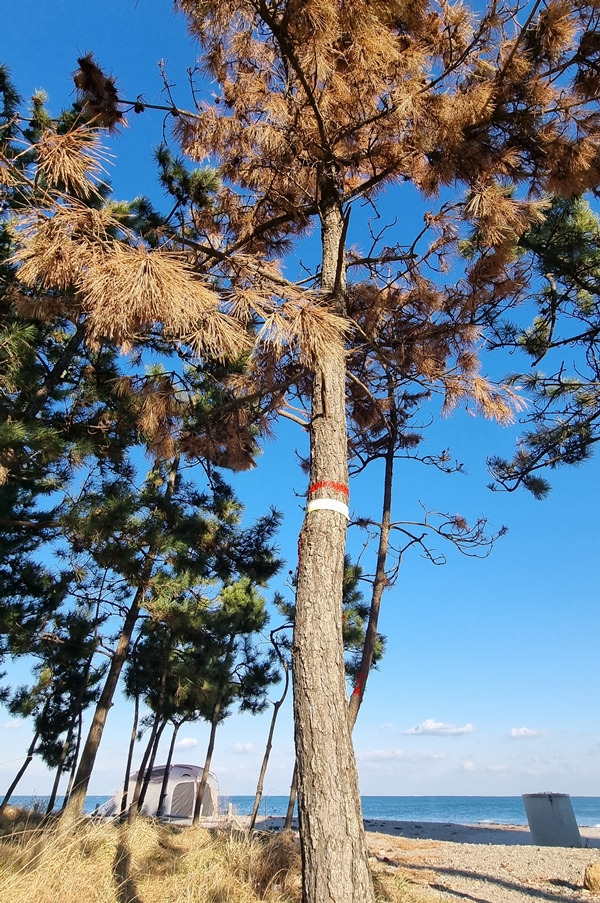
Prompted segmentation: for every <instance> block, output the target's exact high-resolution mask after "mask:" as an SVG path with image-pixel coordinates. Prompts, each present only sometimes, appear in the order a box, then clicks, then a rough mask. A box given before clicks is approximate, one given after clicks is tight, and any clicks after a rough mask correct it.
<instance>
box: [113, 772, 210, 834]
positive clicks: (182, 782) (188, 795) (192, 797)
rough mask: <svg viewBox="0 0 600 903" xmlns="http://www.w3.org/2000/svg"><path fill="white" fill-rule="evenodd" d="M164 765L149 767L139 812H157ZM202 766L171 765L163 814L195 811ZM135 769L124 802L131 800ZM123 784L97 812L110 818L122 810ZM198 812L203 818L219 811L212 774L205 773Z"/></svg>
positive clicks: (179, 817)
mask: <svg viewBox="0 0 600 903" xmlns="http://www.w3.org/2000/svg"><path fill="white" fill-rule="evenodd" d="M165 768H166V766H165V765H159V766H158V767H156V768H153V769H152V774H151V776H150V783H149V784H148V789H147V791H146V796H145V798H144V802H143V804H142V808H141V812H142V815H148V816H151V817H153V816H156V815H157V814H158V807H159V803H160V792H161V788H162V784H163V778H164V774H165ZM203 771H204V769H203V768H201V767H200V766H198V765H171V767H170V769H169V780H168V782H167V793H166V796H165V799H164V802H163V809H162V816H161V817H162V818H164V819H167V820H169V821H187V820H190V819H191V818H192V815H193V814H194V805H195V803H196V799H197V796H198V789H199V787H200V781H201V780H202V774H203ZM137 776H138V773H137V772H136V773H135V774H132V775H131V777H130V779H129V788H128V791H127V806H128V807H129V805H130V804H131V800H132V799H133V794H134V791H135V783H136V781H137ZM122 797H123V786H122V785H121V787H119V789H118V790H117V791H116V792H115V793H114V794H113V796H112V797H111V798H110V800H109V801H108V802H107V803H105V804H104V805H103V806H101V807H100V808H99V809H98V810H97V812H96V815H99V816H101V817H103V818H112V817H114V816H116V815H118V814H119V812H120V811H121V799H122ZM200 815H201V817H203V818H217V816H218V815H219V788H218V785H217V780H216V778H215V777H214V775H212V774H210V773H209V775H208V780H207V782H206V787H205V789H204V796H203V799H202V808H201V810H200Z"/></svg>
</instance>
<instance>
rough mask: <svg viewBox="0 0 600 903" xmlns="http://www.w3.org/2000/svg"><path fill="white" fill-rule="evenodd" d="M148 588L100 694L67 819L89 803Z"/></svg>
mask: <svg viewBox="0 0 600 903" xmlns="http://www.w3.org/2000/svg"><path fill="white" fill-rule="evenodd" d="M144 588H145V585H144V584H140V586H139V587H138V589H137V591H136V594H135V597H134V600H133V602H132V603H131V607H130V608H129V611H128V612H127V615H126V617H125V621H124V623H123V630H122V631H121V636H120V637H119V642H118V644H117V648H116V649H115V651H114V654H113V657H112V659H111V661H110V667H109V669H108V674H107V675H106V680H105V682H104V686H103V688H102V693H101V694H100V699H99V700H98V704H97V705H96V711H95V712H94V717H93V718H92V723H91V726H90V729H89V732H88V735H87V738H86V741H85V744H84V747H83V751H82V753H81V758H80V760H79V765H78V768H77V774H76V775H75V780H74V782H73V790H72V792H71V795H70V797H69V802H68V803H67V805H66V808H65V810H64V812H65V816H67V817H73V818H79V817H80V816H81V814H82V812H83V804H84V803H85V797H86V794H87V789H88V785H89V783H90V778H91V776H92V770H93V768H94V762H95V761H96V755H97V753H98V748H99V746H100V740H101V739H102V733H103V731H104V725H105V724H106V719H107V717H108V713H109V711H110V708H111V706H112V701H113V698H114V695H115V692H116V690H117V684H118V683H119V677H120V676H121V671H122V670H123V665H124V664H125V661H126V658H127V650H128V648H129V643H130V641H131V635H132V633H133V629H134V627H135V624H136V621H137V619H138V615H139V613H140V605H141V601H142V598H143V595H144Z"/></svg>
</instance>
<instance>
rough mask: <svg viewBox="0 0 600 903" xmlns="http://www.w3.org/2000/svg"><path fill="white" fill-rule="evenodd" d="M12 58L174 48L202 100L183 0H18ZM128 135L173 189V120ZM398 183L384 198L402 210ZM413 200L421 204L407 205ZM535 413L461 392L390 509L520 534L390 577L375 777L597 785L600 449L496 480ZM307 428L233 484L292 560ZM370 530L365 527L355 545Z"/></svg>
mask: <svg viewBox="0 0 600 903" xmlns="http://www.w3.org/2000/svg"><path fill="white" fill-rule="evenodd" d="M4 6H5V9H4V15H3V17H2V18H3V22H2V29H1V31H0V62H3V63H6V64H7V65H8V66H9V68H10V70H11V72H12V75H13V79H14V81H15V82H16V85H17V88H18V89H19V91H20V92H21V94H22V95H23V96H24V97H28V96H29V95H30V94H31V93H32V92H33V90H35V89H36V88H45V89H46V91H47V92H48V94H49V95H50V100H49V106H50V108H51V109H52V110H54V111H57V110H58V109H59V108H60V107H62V106H67V105H68V104H69V102H70V99H71V93H72V90H73V85H72V80H71V73H72V72H73V71H74V69H75V68H76V58H77V56H79V55H81V54H82V53H85V52H87V51H90V50H92V51H94V53H95V55H96V57H97V59H98V60H99V62H100V63H101V65H102V66H103V67H104V68H105V69H106V70H108V71H110V72H111V73H112V74H114V75H115V76H116V77H117V79H118V82H119V85H120V88H121V94H122V95H123V96H126V97H127V98H129V99H134V98H135V97H136V96H137V95H139V94H143V95H144V97H145V99H146V101H148V102H158V103H160V102H162V101H163V99H164V98H162V95H161V88H162V84H161V81H160V77H159V74H158V65H157V63H158V60H160V59H164V60H165V61H166V65H167V71H168V73H169V76H170V78H171V79H172V81H174V82H176V83H177V85H178V87H177V89H176V96H177V98H178V99H180V102H181V105H182V106H185V105H188V104H189V94H188V91H187V87H186V79H187V76H186V67H188V66H192V65H193V64H194V60H195V51H194V47H193V45H192V44H191V42H190V41H189V39H188V37H187V36H186V29H185V23H184V21H183V20H182V19H180V18H176V17H175V16H174V15H173V14H172V12H171V5H170V3H169V2H168V0H138V2H137V3H136V2H134V0H105V2H104V3H102V4H101V5H100V4H98V3H92V2H90V0H78V2H75V0H52V2H50V0H47V2H46V0H21V2H20V4H18V5H17V4H14V3H11V4H10V5H9V4H8V2H7V0H5V3H4ZM129 121H130V127H129V128H128V129H126V130H124V131H123V133H122V134H121V135H120V136H119V137H118V138H117V139H116V140H115V142H114V144H113V152H114V154H115V155H116V161H115V162H116V165H115V167H114V172H111V180H112V183H113V185H114V188H115V196H116V197H132V196H134V195H136V194H148V195H150V196H152V197H153V198H154V199H155V200H156V203H157V204H160V190H159V189H158V187H157V184H156V180H155V176H154V170H153V166H152V163H151V152H152V148H153V147H155V146H156V145H157V144H158V143H159V141H160V140H161V129H162V126H163V120H162V116H161V114H152V113H146V114H144V115H143V116H137V117H136V116H134V115H133V114H132V115H131V116H130V120H129ZM395 212H397V211H395V210H394V206H393V201H389V206H388V208H387V209H386V214H389V218H390V220H391V219H392V218H393V216H394V215H395ZM402 212H403V213H404V214H405V215H406V213H407V211H406V210H405V209H404V210H403V211H402ZM518 433H519V427H518V425H516V426H515V427H513V428H501V427H499V426H497V425H495V424H492V423H489V422H486V421H483V420H481V419H476V418H473V417H471V416H469V415H468V414H467V413H465V412H464V411H460V410H459V411H457V412H456V414H455V415H454V416H453V417H451V418H448V419H446V420H442V421H439V422H436V424H435V426H434V427H433V428H432V429H431V430H429V431H428V439H427V451H428V452H431V453H434V452H435V451H438V450H440V449H441V448H446V447H450V449H451V452H452V454H453V456H454V457H456V458H457V459H459V460H460V461H463V462H464V463H465V469H466V471H467V473H465V474H457V475H454V476H447V475H442V474H440V473H438V472H436V471H434V470H433V469H431V468H425V467H424V466H423V465H419V464H417V463H415V462H402V463H401V464H399V465H398V468H397V479H396V487H395V493H394V517H395V518H397V519H401V518H402V519H407V520H411V519H414V518H416V517H417V515H418V514H419V512H420V508H419V502H421V503H422V504H423V505H424V506H425V507H426V508H431V509H433V508H438V509H440V510H446V511H449V512H452V513H455V512H460V513H461V514H463V515H464V516H465V517H467V519H469V520H473V519H475V518H476V517H478V516H479V515H482V514H485V515H486V516H487V517H488V518H489V520H490V522H491V524H492V525H493V526H494V527H496V528H498V527H500V526H501V525H503V524H506V525H507V526H508V527H509V532H508V534H507V535H506V536H505V537H503V538H502V539H501V540H500V541H499V542H498V543H497V545H496V547H495V549H494V550H493V552H492V554H491V556H490V557H489V558H487V559H485V560H483V561H478V560H473V559H467V558H464V557H463V556H461V555H460V554H459V553H458V552H456V551H453V550H452V549H449V550H448V561H447V564H446V565H445V566H443V567H435V566H433V565H431V564H430V563H428V562H426V561H425V560H423V559H422V558H421V557H419V555H418V554H417V553H414V552H413V553H412V554H409V555H408V556H407V558H406V561H405V563H404V564H403V567H402V569H401V572H400V576H399V579H398V583H397V585H396V586H395V587H393V588H392V589H390V590H388V592H387V594H386V596H385V597H384V605H383V612H382V620H381V630H382V632H383V633H385V634H386V635H387V637H388V646H387V654H386V657H385V659H384V661H383V662H382V663H381V666H380V669H379V671H378V672H377V673H375V674H373V675H372V676H371V678H370V682H369V688H368V691H367V696H366V698H365V702H364V705H363V708H362V710H361V713H360V716H359V720H358V723H357V726H356V729H355V734H354V738H355V748H356V754H357V759H358V766H359V774H360V783H361V790H362V793H363V794H389V795H395V794H399V795H408V794H417V795H421V794H436V795H437V794H452V795H462V794H483V795H485V794H490V795H500V794H511V795H513V794H520V793H531V792H536V791H547V790H551V791H555V792H566V793H571V794H573V795H592V796H596V795H599V794H600V725H599V721H598V715H597V709H598V705H597V699H598V691H599V689H600V679H599V665H598V636H599V635H600V631H599V627H600V623H599V622H600V615H599V607H598V594H597V590H596V570H595V568H596V564H597V558H596V556H597V554H598V552H597V550H598V538H599V528H598V520H597V518H598V511H599V510H600V490H599V486H600V481H599V479H598V478H599V476H600V467H599V464H598V462H597V461H592V462H591V463H589V464H587V465H585V466H584V467H580V468H578V469H574V470H561V471H557V472H556V473H554V474H551V480H552V485H553V490H552V492H551V494H550V496H549V498H548V499H547V500H545V501H544V502H537V501H535V500H534V499H533V498H532V497H531V496H529V495H528V494H526V493H518V494H510V495H508V494H504V493H491V492H490V491H489V490H487V489H486V484H487V482H488V481H489V476H488V474H487V471H486V467H485V458H486V455H488V454H491V453H500V454H502V453H503V452H504V453H506V454H509V453H510V448H511V447H512V443H513V442H514V439H515V436H517V435H518ZM305 442H306V439H305V436H304V435H303V433H302V430H301V429H300V428H299V427H297V426H296V425H294V424H291V423H289V422H283V423H282V424H281V428H280V430H279V432H278V435H277V438H276V439H274V440H271V441H270V442H268V443H267V445H266V446H265V449H264V454H263V456H262V459H261V462H260V464H259V467H258V468H257V469H256V470H255V471H252V472H250V473H247V474H243V475H240V476H239V477H237V478H236V481H235V484H236V488H237V490H238V493H239V495H240V497H241V500H242V501H243V502H244V503H245V504H246V506H247V510H248V514H249V515H251V516H254V515H257V514H260V513H262V512H263V511H264V510H265V509H266V508H267V507H268V505H270V504H274V505H276V506H277V507H278V508H280V509H281V510H282V511H284V513H285V521H284V525H283V528H282V531H281V534H280V547H281V551H282V554H283V555H284V557H286V559H287V560H288V562H289V564H288V567H289V568H290V569H293V568H294V567H295V555H296V543H297V535H298V530H299V527H300V523H301V518H302V501H301V498H299V495H298V494H301V493H302V492H303V491H304V490H305V479H304V477H303V475H302V474H301V473H300V470H299V468H298V466H297V458H296V456H295V454H294V450H295V449H299V450H303V449H304V446H305ZM380 504H381V502H380V489H379V483H378V480H377V474H376V473H375V472H373V473H369V474H366V475H363V476H361V477H360V478H359V479H358V480H356V481H354V482H353V484H352V487H351V510H352V512H353V514H354V515H364V516H370V517H373V518H377V516H378V513H379V509H380ZM362 542H363V538H362V536H361V535H359V534H358V533H357V531H356V530H351V531H350V536H349V549H350V550H351V551H352V552H353V553H354V554H358V552H359V550H360V549H361V547H362ZM129 730H130V712H129V709H128V708H127V707H125V706H124V705H122V704H120V703H119V704H117V705H116V706H115V707H114V708H113V710H112V711H111V714H110V717H109V722H108V727H107V730H106V733H105V737H104V739H103V743H102V747H101V752H100V756H99V760H98V765H97V768H96V772H95V774H94V777H93V779H92V784H91V787H90V792H91V793H97V794H105V793H106V794H108V793H110V792H111V791H112V790H113V789H114V787H115V786H116V785H117V784H118V783H119V781H120V778H121V774H122V770H123V763H124V754H125V749H126V743H127V736H128V733H129ZM267 730H268V717H267V716H262V717H260V718H252V717H250V716H244V717H241V716H238V715H233V716H232V717H231V718H230V719H229V720H228V722H226V723H225V725H224V726H223V727H222V728H221V729H220V731H219V733H218V736H217V745H216V750H215V756H214V760H213V761H214V770H215V772H216V774H217V776H218V778H219V781H220V785H221V791H222V792H223V793H231V794H239V793H252V792H253V791H254V787H255V784H256V779H257V775H258V769H259V765H260V758H261V755H262V748H263V745H264V742H265V740H266V734H267ZM29 739H30V735H29V726H28V724H27V723H24V722H21V721H11V720H10V718H9V717H8V715H7V714H6V713H5V712H2V711H0V750H1V752H0V790H2V789H4V787H5V786H6V785H7V784H8V783H9V782H10V779H11V778H12V776H13V774H14V772H15V771H16V769H17V767H18V764H19V763H20V761H21V759H22V757H23V755H24V751H25V749H26V747H27V744H28V742H29ZM207 739H208V731H207V728H205V727H204V726H202V725H198V726H196V727H194V728H192V729H189V730H187V731H186V732H185V733H184V735H183V737H182V738H181V740H180V743H179V750H178V754H177V755H178V758H179V760H180V761H190V762H197V763H201V762H202V761H203V758H204V750H205V746H206V742H207ZM292 759H293V744H292V724H291V705H289V704H288V705H287V706H286V708H285V709H284V711H283V714H282V716H281V719H280V724H279V727H278V730H277V734H276V738H275V745H274V750H273V754H272V760H271V766H270V768H269V772H268V775H267V780H266V784H265V793H267V794H272V795H274V794H285V793H286V792H287V790H288V788H289V780H290V775H291V769H292ZM49 785H50V780H49V778H48V776H47V773H46V771H45V769H44V767H43V766H42V765H40V764H37V763H34V764H33V765H32V766H31V768H30V770H29V772H28V774H27V775H26V777H25V778H24V780H23V782H22V784H21V786H20V788H19V790H18V792H19V793H25V794H29V793H34V792H37V793H45V792H47V791H48V789H49Z"/></svg>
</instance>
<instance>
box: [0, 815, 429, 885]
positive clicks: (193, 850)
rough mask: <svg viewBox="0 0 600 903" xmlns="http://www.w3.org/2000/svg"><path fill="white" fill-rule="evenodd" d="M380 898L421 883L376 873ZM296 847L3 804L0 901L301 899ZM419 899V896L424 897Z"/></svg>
mask: <svg viewBox="0 0 600 903" xmlns="http://www.w3.org/2000/svg"><path fill="white" fill-rule="evenodd" d="M375 880H376V887H377V893H378V899H379V900H380V901H382V903H383V901H389V903H418V900H419V896H418V891H417V890H416V889H414V888H412V887H411V886H410V884H408V883H407V882H406V881H405V880H402V879H398V878H396V877H394V876H391V875H389V874H384V873H381V874H379V875H376V876H375ZM300 899H301V893H300V853H299V849H298V844H297V841H295V840H294V838H293V837H292V836H286V835H277V834H276V835H254V836H252V837H250V836H248V835H245V834H237V835H236V834H233V833H230V832H228V833H226V832H216V833H215V832H210V833H209V832H208V831H206V830H205V829H203V828H175V827H173V826H167V825H160V824H157V823H155V822H152V821H149V820H146V819H139V820H138V821H137V822H136V823H135V824H134V825H131V826H129V825H120V826H119V825H113V824H106V823H102V824H101V823H98V822H93V821H90V820H85V821H81V822H79V823H77V824H75V825H73V824H71V825H68V824H66V823H64V822H63V821H60V820H59V821H56V822H54V823H51V824H46V825H44V824H43V823H42V822H41V820H40V819H39V818H36V817H35V816H33V815H31V814H30V813H29V814H28V813H24V812H22V811H18V810H8V811H7V812H6V814H5V817H4V818H3V819H2V820H1V821H0V903H82V901H85V903H258V901H264V903H299V901H300ZM421 899H422V898H421Z"/></svg>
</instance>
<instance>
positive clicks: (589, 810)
mask: <svg viewBox="0 0 600 903" xmlns="http://www.w3.org/2000/svg"><path fill="white" fill-rule="evenodd" d="M108 799H109V797H108V796H88V798H87V799H86V801H85V811H86V812H88V813H92V812H93V811H94V810H95V809H97V808H98V806H101V805H102V804H103V803H105V802H106V801H107V800H108ZM11 802H12V803H13V804H14V805H16V806H26V807H27V808H36V809H38V810H40V811H45V801H44V798H43V797H34V796H15V797H13V798H12V799H11ZM61 803H62V800H61V799H60V797H59V798H58V799H57V807H58V808H59V807H60V805H61ZM571 803H572V805H573V811H574V813H575V818H576V820H577V824H578V825H579V826H580V827H581V828H584V827H592V828H600V797H598V796H572V797H571ZM230 804H231V807H232V810H233V812H235V813H236V814H237V815H250V813H251V812H252V806H253V804H254V796H229V797H221V809H222V811H223V813H225V812H227V810H228V807H229V805H230ZM287 806H288V798H287V796H265V797H263V799H262V800H261V804H260V810H259V814H260V815H261V816H268V815H275V816H277V815H279V816H281V815H285V813H286V812H287ZM362 810H363V817H364V819H365V820H371V819H372V820H379V821H383V820H387V821H419V822H420V821H435V822H444V823H446V822H450V823H452V824H458V825H526V824H527V817H526V815H525V808H524V806H523V800H522V799H521V797H520V796H363V797H362Z"/></svg>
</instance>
